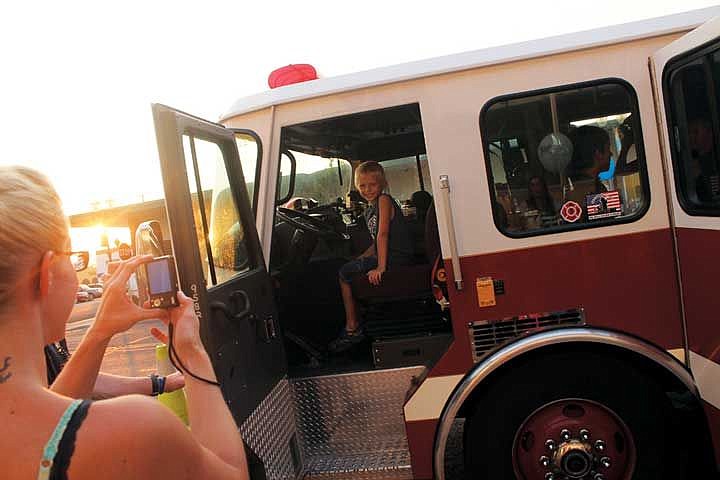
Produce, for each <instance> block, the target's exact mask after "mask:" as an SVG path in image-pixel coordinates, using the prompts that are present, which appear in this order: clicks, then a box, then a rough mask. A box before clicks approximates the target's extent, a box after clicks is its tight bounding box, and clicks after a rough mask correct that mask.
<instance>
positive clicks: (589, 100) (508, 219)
mask: <svg viewBox="0 0 720 480" xmlns="http://www.w3.org/2000/svg"><path fill="white" fill-rule="evenodd" d="M480 128H481V132H482V135H483V143H484V149H485V163H486V169H487V172H488V176H489V177H490V182H489V183H490V185H492V188H491V189H490V195H491V200H492V205H493V215H494V219H495V224H496V226H497V227H498V229H499V230H500V231H502V232H503V233H505V234H506V235H508V236H511V237H519V236H529V235H537V234H542V233H552V232H557V231H563V230H574V229H578V228H588V227H594V226H601V225H608V224H614V223H618V222H627V221H632V220H634V219H637V218H639V217H640V216H641V215H642V214H643V213H644V211H645V210H646V209H647V206H648V204H649V190H648V181H647V172H646V171H645V160H644V156H643V148H642V133H641V130H640V121H639V113H638V106H637V97H636V95H635V92H634V90H633V89H632V87H630V85H628V84H627V83H625V82H623V81H621V80H616V79H609V80H603V81H597V82H591V83H584V84H579V85H571V86H567V87H560V88H555V89H552V90H545V91H541V92H529V93H523V94H516V95H508V96H503V97H500V98H496V99H493V100H491V101H490V102H488V104H487V105H486V106H485V107H484V108H483V110H482V113H481V116H480Z"/></svg>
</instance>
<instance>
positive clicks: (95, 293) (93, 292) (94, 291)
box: [78, 283, 102, 300]
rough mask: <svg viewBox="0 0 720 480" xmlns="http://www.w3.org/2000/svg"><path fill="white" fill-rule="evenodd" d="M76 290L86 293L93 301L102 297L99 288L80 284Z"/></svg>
mask: <svg viewBox="0 0 720 480" xmlns="http://www.w3.org/2000/svg"><path fill="white" fill-rule="evenodd" d="M78 289H80V290H82V291H83V292H86V293H87V294H88V295H89V296H90V300H95V299H96V298H100V297H102V289H101V288H91V287H90V286H89V285H85V284H83V283H81V284H80V285H78Z"/></svg>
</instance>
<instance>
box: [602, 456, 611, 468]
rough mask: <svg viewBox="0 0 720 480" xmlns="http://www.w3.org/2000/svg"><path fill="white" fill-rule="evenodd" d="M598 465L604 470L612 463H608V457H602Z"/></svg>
mask: <svg viewBox="0 0 720 480" xmlns="http://www.w3.org/2000/svg"><path fill="white" fill-rule="evenodd" d="M600 465H602V466H603V467H605V468H610V465H612V463H611V462H610V457H602V458H601V459H600Z"/></svg>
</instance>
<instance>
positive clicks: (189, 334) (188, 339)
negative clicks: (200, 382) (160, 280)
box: [168, 291, 205, 358]
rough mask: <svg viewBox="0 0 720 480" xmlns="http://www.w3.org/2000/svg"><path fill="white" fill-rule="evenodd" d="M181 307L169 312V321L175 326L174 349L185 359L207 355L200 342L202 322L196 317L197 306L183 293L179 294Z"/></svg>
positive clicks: (179, 292)
mask: <svg viewBox="0 0 720 480" xmlns="http://www.w3.org/2000/svg"><path fill="white" fill-rule="evenodd" d="M177 298H178V303H179V306H177V307H175V308H171V309H169V310H168V314H169V321H170V323H172V325H173V338H172V347H173V349H174V350H175V351H176V352H177V353H178V354H180V356H182V357H183V358H185V355H188V356H192V355H195V354H197V353H205V347H203V344H202V340H200V321H199V320H198V318H197V315H195V305H194V304H193V301H192V299H191V298H188V297H187V296H186V295H185V294H184V293H183V292H181V291H178V293H177Z"/></svg>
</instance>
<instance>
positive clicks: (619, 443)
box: [513, 399, 635, 480]
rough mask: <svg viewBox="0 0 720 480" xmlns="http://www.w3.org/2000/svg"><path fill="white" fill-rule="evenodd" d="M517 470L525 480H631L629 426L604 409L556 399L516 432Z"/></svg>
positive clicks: (632, 461) (632, 459) (632, 463)
mask: <svg viewBox="0 0 720 480" xmlns="http://www.w3.org/2000/svg"><path fill="white" fill-rule="evenodd" d="M513 467H514V469H515V474H516V476H517V477H518V478H520V479H525V480H628V479H630V478H631V477H632V473H633V470H634V468H635V445H634V442H633V438H632V434H631V433H630V430H629V429H628V428H627V426H626V425H625V423H624V422H623V421H622V419H621V418H620V417H618V416H617V415H616V414H615V413H614V412H613V411H612V410H610V409H609V408H607V407H606V406H604V405H602V404H600V403H597V402H594V401H591V400H584V399H563V400H557V401H554V402H551V403H548V404H546V405H543V406H542V407H540V408H539V409H537V410H536V411H535V412H533V413H532V414H531V415H530V416H528V417H527V418H526V419H525V421H524V422H523V424H522V425H521V426H520V429H518V431H517V433H516V435H515V442H514V445H513Z"/></svg>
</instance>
